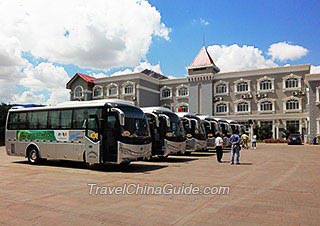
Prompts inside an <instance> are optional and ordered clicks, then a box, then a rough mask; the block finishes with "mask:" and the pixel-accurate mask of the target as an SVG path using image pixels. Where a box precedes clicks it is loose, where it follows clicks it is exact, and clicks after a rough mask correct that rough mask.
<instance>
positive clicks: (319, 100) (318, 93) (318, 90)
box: [308, 86, 320, 104]
mask: <svg viewBox="0 0 320 226" xmlns="http://www.w3.org/2000/svg"><path fill="white" fill-rule="evenodd" d="M308 96H309V95H308ZM316 103H317V104H319V103H320V86H318V87H317V88H316Z"/></svg>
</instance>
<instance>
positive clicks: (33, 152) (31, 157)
mask: <svg viewBox="0 0 320 226" xmlns="http://www.w3.org/2000/svg"><path fill="white" fill-rule="evenodd" d="M39 160H40V157H39V152H38V149H37V148H36V147H31V148H30V150H29V152H28V162H29V163H30V164H33V165H35V164H37V163H39Z"/></svg>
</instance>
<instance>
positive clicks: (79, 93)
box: [74, 86, 84, 98]
mask: <svg viewBox="0 0 320 226" xmlns="http://www.w3.org/2000/svg"><path fill="white" fill-rule="evenodd" d="M83 96H84V93H83V87H82V86H77V87H76V88H75V89H74V97H75V98H82V97H83Z"/></svg>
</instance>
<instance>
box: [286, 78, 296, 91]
mask: <svg viewBox="0 0 320 226" xmlns="http://www.w3.org/2000/svg"><path fill="white" fill-rule="evenodd" d="M285 84H286V86H285V87H286V88H287V89H288V88H297V87H299V80H298V79H297V78H289V79H287V80H286V81H285Z"/></svg>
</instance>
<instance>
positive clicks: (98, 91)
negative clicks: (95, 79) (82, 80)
mask: <svg viewBox="0 0 320 226" xmlns="http://www.w3.org/2000/svg"><path fill="white" fill-rule="evenodd" d="M102 95H103V92H102V87H101V86H95V87H94V88H93V97H101V96H102Z"/></svg>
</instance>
